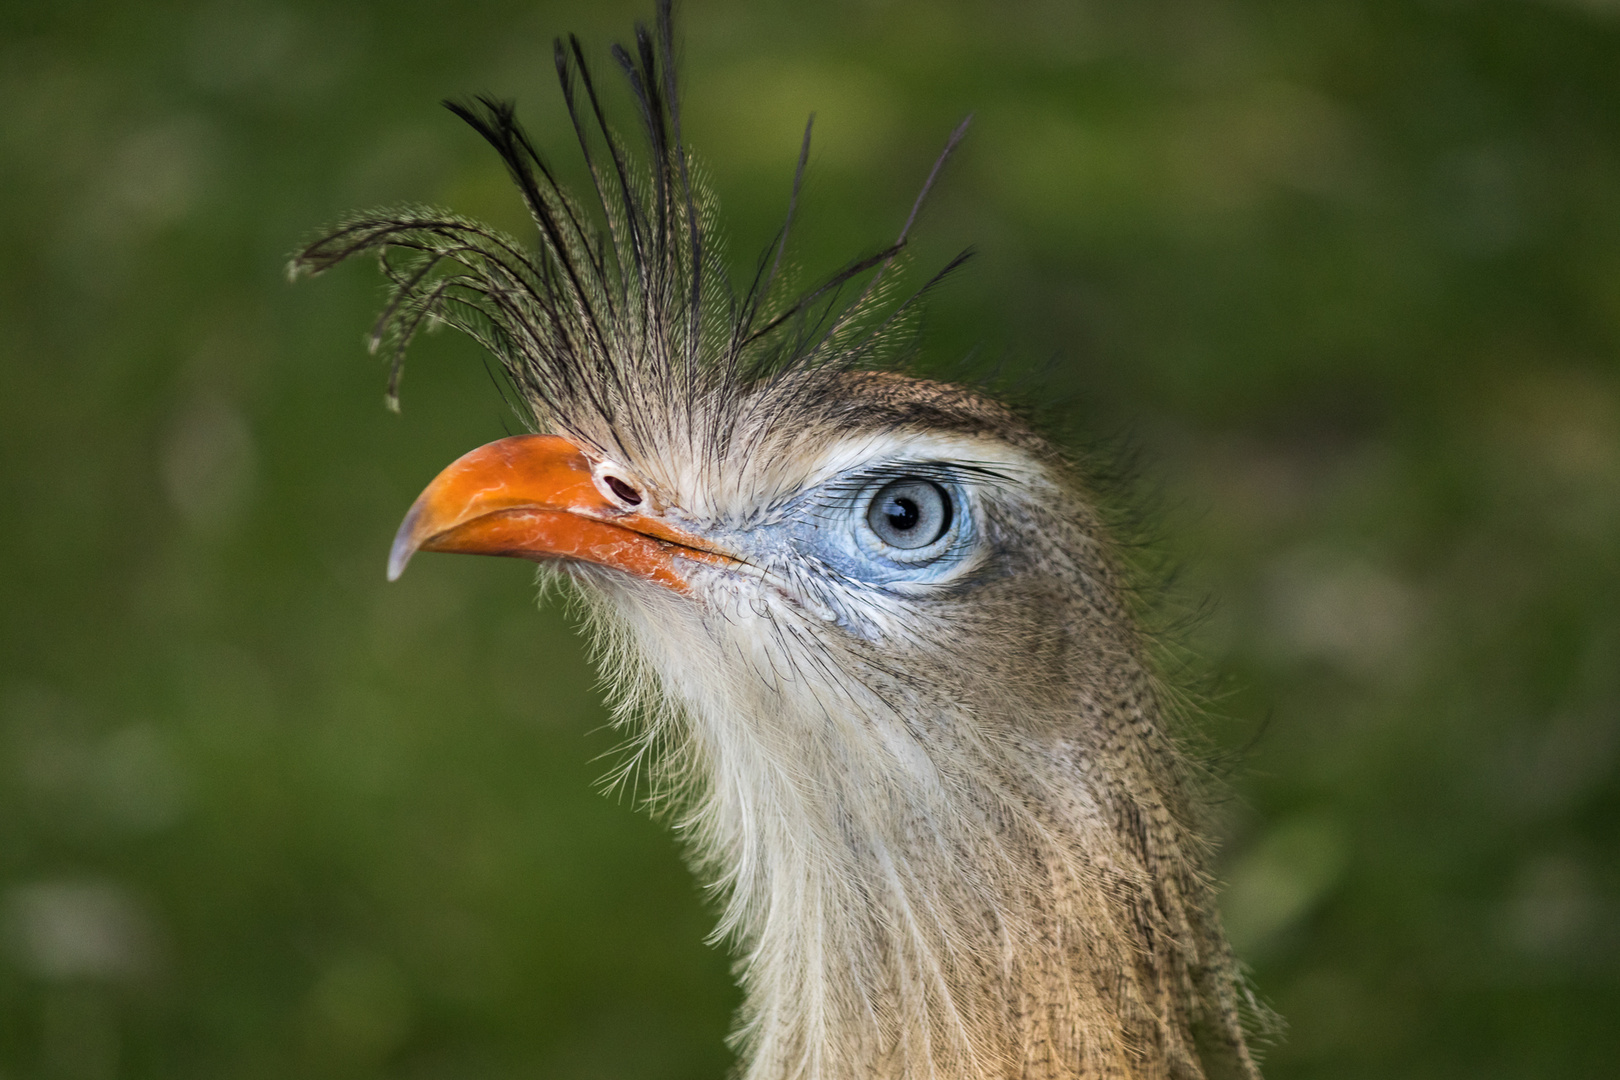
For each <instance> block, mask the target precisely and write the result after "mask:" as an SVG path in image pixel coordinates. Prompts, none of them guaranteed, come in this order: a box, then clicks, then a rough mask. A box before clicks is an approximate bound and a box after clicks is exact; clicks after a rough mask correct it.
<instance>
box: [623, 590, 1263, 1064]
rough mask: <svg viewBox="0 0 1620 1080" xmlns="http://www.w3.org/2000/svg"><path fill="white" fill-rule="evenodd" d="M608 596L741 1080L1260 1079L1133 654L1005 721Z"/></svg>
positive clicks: (667, 606) (999, 713) (758, 620)
mask: <svg viewBox="0 0 1620 1080" xmlns="http://www.w3.org/2000/svg"><path fill="white" fill-rule="evenodd" d="M613 585H615V586H619V583H617V582H615V583H613ZM614 594H616V595H617V599H618V602H613V601H611V600H610V601H609V602H608V603H606V604H602V605H598V606H596V607H595V610H594V613H595V614H597V615H598V616H600V617H599V618H598V619H597V620H596V621H597V623H598V626H599V627H600V628H601V629H603V630H604V631H606V632H605V633H602V634H599V635H598V636H597V640H598V641H600V642H605V643H606V645H607V647H608V648H607V651H608V654H609V656H608V660H609V669H610V670H618V671H619V672H620V673H621V674H620V676H619V677H618V678H616V679H615V680H614V681H615V683H616V684H617V685H620V686H629V687H640V686H646V685H652V684H658V685H661V687H662V693H661V695H660V696H659V698H658V700H657V701H656V702H651V701H642V702H633V703H621V704H622V705H624V706H625V707H626V708H628V709H630V710H631V711H635V712H637V713H638V714H639V715H640V716H641V717H643V718H644V719H643V722H644V723H647V724H648V725H649V726H648V728H647V729H646V731H645V732H644V734H643V738H644V741H643V743H642V746H643V748H644V749H650V750H653V751H654V753H653V761H654V765H655V769H656V771H657V774H658V775H660V776H661V778H662V780H663V785H664V793H665V794H666V795H668V796H669V797H671V800H672V805H673V806H675V807H676V808H678V814H679V818H678V820H679V823H680V827H681V830H682V832H683V833H684V834H685V835H686V836H687V838H688V840H689V844H690V851H691V854H692V857H693V860H694V862H695V864H696V866H697V869H698V871H699V873H700V875H702V877H703V879H704V880H705V882H707V883H708V884H709V885H710V887H711V888H712V889H713V890H714V891H715V892H716V893H717V894H718V895H719V896H721V897H723V899H724V911H723V915H722V919H721V923H720V926H719V928H718V929H717V930H716V937H717V938H718V937H724V938H727V939H729V940H730V941H732V942H733V944H734V946H735V947H736V948H737V950H738V951H739V953H740V957H741V962H740V964H739V969H740V971H741V977H742V982H743V987H744V990H745V994H746V999H745V1003H744V1005H743V1008H742V1011H741V1017H740V1021H741V1023H740V1028H739V1031H738V1033H737V1036H736V1040H737V1043H738V1046H739V1049H740V1051H741V1053H742V1058H743V1066H744V1076H745V1077H747V1078H748V1080H787V1078H794V1080H800V1078H802V1080H843V1078H850V1080H854V1078H882V1080H913V1078H915V1080H921V1078H924V1077H927V1078H930V1080H951V1078H961V1080H967V1078H970V1077H971V1078H975V1080H981V1078H1002V1077H1007V1078H1013V1077H1017V1078H1021V1080H1080V1078H1086V1080H1091V1078H1116V1077H1117V1078H1124V1077H1131V1078H1161V1077H1162V1078H1174V1080H1194V1078H1201V1077H1212V1078H1213V1077H1242V1078H1257V1077H1258V1072H1257V1071H1256V1069H1255V1067H1254V1064H1253V1062H1252V1061H1251V1060H1250V1058H1249V1055H1248V1052H1247V1050H1246V1048H1245V1044H1244V1037H1243V1031H1242V1026H1241V1022H1240V1018H1239V1001H1240V1000H1241V999H1242V998H1243V989H1242V986H1241V983H1240V980H1239V979H1238V978H1237V976H1236V974H1235V969H1234V964H1233V961H1232V958H1231V956H1230V953H1229V951H1228V949H1227V946H1226V943H1225V940H1224V937H1223V935H1222V934H1221V931H1220V930H1219V927H1218V923H1217V920H1216V916H1215V914H1214V902H1213V893H1212V891H1211V888H1210V884H1209V882H1208V880H1207V879H1206V877H1205V875H1204V874H1203V872H1202V871H1201V869H1200V866H1199V856H1200V854H1201V851H1200V846H1199V842H1198V841H1197V839H1196V838H1195V837H1194V836H1193V835H1192V834H1191V832H1190V830H1189V828H1188V826H1187V823H1186V812H1185V809H1184V807H1183V806H1182V805H1181V804H1182V802H1183V800H1182V797H1181V794H1180V786H1179V782H1178V780H1177V777H1176V776H1175V775H1174V773H1175V771H1176V769H1177V766H1176V765H1175V764H1174V762H1176V760H1177V759H1176V758H1175V755H1174V752H1173V748H1171V747H1170V746H1169V743H1168V741H1167V740H1166V739H1165V737H1164V736H1163V735H1162V733H1161V731H1160V724H1159V716H1158V708H1157V705H1156V704H1155V701H1154V695H1153V693H1152V687H1151V683H1150V681H1149V679H1148V677H1147V676H1146V674H1145V673H1144V672H1143V671H1142V669H1141V668H1140V666H1139V665H1138V664H1137V663H1136V661H1135V660H1133V659H1132V658H1131V656H1132V653H1131V651H1130V650H1113V651H1112V652H1111V653H1105V654H1103V655H1101V656H1098V657H1096V658H1095V660H1094V664H1093V667H1094V668H1095V669H1094V670H1090V671H1087V672H1086V673H1084V674H1085V677H1084V679H1082V680H1079V685H1083V686H1084V687H1086V688H1087V689H1085V690H1083V691H1082V692H1081V694H1080V696H1079V698H1078V700H1076V698H1075V697H1074V696H1072V695H1071V694H1068V693H1065V692H1064V689H1065V688H1071V684H1069V683H1068V682H1065V683H1064V684H1063V687H1060V688H1058V690H1057V692H1056V693H1054V692H1053V688H1052V687H1045V688H1043V692H1042V693H1041V694H1038V695H1036V696H1035V697H1034V698H1033V699H1030V700H1024V701H1023V702H1021V707H1020V709H1019V710H1017V711H1009V709H1008V703H1007V701H1006V700H1005V697H1006V694H1005V688H1004V687H1003V688H999V689H990V688H975V687H971V686H970V687H967V688H966V692H965V693H964V692H963V688H962V687H961V685H960V681H961V680H960V678H959V677H958V678H957V679H956V680H955V682H954V683H953V682H952V681H950V680H948V679H947V678H945V676H946V675H947V674H955V673H947V672H944V671H940V672H930V671H926V670H924V671H921V672H919V671H918V670H917V669H916V667H915V665H910V664H908V667H907V670H906V671H905V672H903V673H902V672H900V671H897V670H895V669H894V668H893V667H892V666H891V665H889V664H887V663H886V662H884V660H883V659H882V658H881V657H875V656H862V657H852V656H848V655H844V656H839V657H836V658H833V657H825V656H824V657H823V660H825V661H827V662H825V663H806V661H805V654H804V653H803V652H802V650H800V649H798V648H796V647H795V646H796V645H798V644H800V643H802V640H803V639H802V637H801V634H800V633H799V632H797V631H796V629H795V624H796V621H797V620H800V619H803V618H804V616H803V615H802V614H801V613H800V612H798V611H796V610H794V609H791V608H789V607H786V606H782V607H781V608H779V609H777V608H775V606H774V605H767V606H761V605H759V604H755V605H752V606H744V607H742V608H741V609H740V610H734V611H729V612H724V613H718V614H716V613H707V614H705V613H703V612H701V611H700V610H699V609H697V608H695V607H693V606H692V605H688V604H685V603H679V602H676V603H671V602H670V601H669V599H667V598H666V597H664V596H662V595H659V594H657V593H656V592H655V591H653V590H651V589H645V588H641V587H637V586H631V587H628V591H627V589H626V587H622V586H619V587H617V588H615V589H614V590H613V591H612V593H610V595H614ZM632 594H633V595H632ZM627 601H628V602H627ZM802 629H803V630H806V631H807V630H809V629H811V628H810V627H803V628H802ZM834 659H836V661H837V662H836V663H835V662H832V661H833V660H834ZM632 669H633V670H632ZM851 671H858V672H860V677H859V678H858V679H855V680H853V681H852V680H850V679H849V678H848V673H849V672H851ZM647 675H650V676H655V678H652V679H649V678H644V677H643V676H647ZM941 686H954V690H953V692H952V693H950V694H942V693H939V692H937V691H936V690H935V689H934V688H935V687H941ZM1076 715H1078V716H1081V717H1085V718H1087V720H1088V722H1086V723H1076V722H1075V720H1074V717H1075V716H1076ZM986 717H1005V718H1006V719H1005V721H1003V722H997V723H987V721H986ZM640 758H641V755H640V754H638V755H637V760H638V762H639V761H640ZM1167 763H1169V764H1167ZM632 767H634V766H632Z"/></svg>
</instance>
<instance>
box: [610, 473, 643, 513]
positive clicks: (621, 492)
mask: <svg viewBox="0 0 1620 1080" xmlns="http://www.w3.org/2000/svg"><path fill="white" fill-rule="evenodd" d="M602 482H603V483H604V484H606V485H607V486H608V488H609V489H610V490H612V492H613V494H615V495H617V496H618V497H619V498H620V499H623V500H624V501H625V502H627V503H629V504H630V505H631V506H640V505H641V492H639V491H637V490H636V489H635V488H633V487H631V486H630V485H629V484H627V483H625V482H624V481H623V480H620V479H619V478H618V477H617V476H604V477H602Z"/></svg>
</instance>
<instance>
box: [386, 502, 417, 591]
mask: <svg viewBox="0 0 1620 1080" xmlns="http://www.w3.org/2000/svg"><path fill="white" fill-rule="evenodd" d="M420 517H421V512H420V509H419V508H418V507H415V506H413V507H411V512H410V513H408V514H406V515H405V520H404V521H402V522H400V523H399V532H397V533H395V534H394V546H393V547H391V548H389V549H388V580H389V581H398V580H399V576H400V575H401V574H403V573H404V572H405V564H406V563H408V562H410V561H411V556H412V555H415V554H416V550H417V548H418V547H419V546H420V545H419V544H418V542H417V538H416V522H417V519H418V518H420Z"/></svg>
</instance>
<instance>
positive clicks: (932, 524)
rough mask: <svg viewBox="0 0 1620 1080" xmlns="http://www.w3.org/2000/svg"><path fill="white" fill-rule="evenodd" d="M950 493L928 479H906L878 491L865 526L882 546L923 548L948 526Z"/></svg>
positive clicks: (943, 533)
mask: <svg viewBox="0 0 1620 1080" xmlns="http://www.w3.org/2000/svg"><path fill="white" fill-rule="evenodd" d="M951 517H952V507H951V496H950V494H949V493H948V492H947V491H946V490H945V489H944V488H942V487H940V486H939V485H938V484H936V483H934V482H932V481H930V480H920V479H917V478H915V477H906V478H903V479H900V480H893V481H890V482H889V483H887V484H884V485H883V487H881V488H879V489H878V492H877V494H876V495H874V496H873V497H872V502H871V504H870V505H869V506H868V507H867V509H866V524H867V525H868V527H870V528H871V530H872V532H873V533H874V534H875V535H876V536H877V538H878V539H879V540H881V541H883V543H885V544H887V545H888V546H890V547H894V548H900V549H901V550H904V551H910V550H915V549H916V548H925V547H927V546H928V545H929V544H932V543H934V542H935V541H936V540H938V539H939V538H940V537H942V536H944V535H945V532H946V530H948V529H949V528H950V527H951Z"/></svg>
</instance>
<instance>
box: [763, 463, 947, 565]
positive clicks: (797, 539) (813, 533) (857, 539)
mask: <svg viewBox="0 0 1620 1080" xmlns="http://www.w3.org/2000/svg"><path fill="white" fill-rule="evenodd" d="M905 475H907V474H906V473H904V472H895V473H886V474H885V475H883V476H880V477H874V478H872V479H871V480H870V481H868V482H866V483H863V484H861V485H860V486H859V487H855V486H853V485H850V484H849V483H847V482H840V481H833V482H831V483H829V484H824V485H822V486H821V487H819V488H816V489H814V490H812V491H810V492H807V493H805V494H804V495H803V496H801V497H800V498H798V499H796V500H794V503H793V504H792V505H790V506H789V507H787V508H785V509H786V513H784V514H783V516H782V518H781V519H780V520H779V523H778V524H776V525H773V526H767V527H766V528H765V529H762V530H760V531H761V532H770V533H776V534H777V535H776V536H775V537H773V538H772V539H776V540H777V541H778V542H779V543H781V542H785V546H786V547H787V548H788V549H789V551H791V553H792V554H793V555H795V556H797V557H798V558H799V559H801V560H804V561H806V562H807V563H809V564H811V565H814V564H818V563H819V564H820V565H821V566H822V567H824V568H825V569H826V570H827V571H830V572H831V573H832V574H833V575H836V577H838V578H841V579H843V580H844V581H846V582H855V583H859V584H862V585H868V586H873V587H876V588H884V587H893V586H901V587H904V586H906V585H917V586H927V585H933V584H939V583H941V582H943V581H945V580H947V579H949V578H951V577H952V576H953V575H954V572H955V571H956V569H957V568H958V567H959V566H960V565H961V563H962V561H963V560H964V559H965V558H967V556H968V554H969V553H970V552H971V551H972V550H973V547H974V544H975V541H976V538H977V532H976V529H975V526H974V517H975V514H974V509H973V503H972V500H971V499H970V498H969V497H968V493H967V491H966V489H965V488H964V487H963V485H961V484H959V483H956V482H953V481H951V480H948V479H935V478H932V477H930V478H929V479H930V480H931V481H932V482H933V483H936V484H938V485H939V487H940V488H941V489H942V490H943V491H944V492H945V493H946V496H947V497H948V498H949V499H950V500H951V507H952V513H951V525H950V528H949V529H947V530H946V532H945V534H944V535H943V536H941V537H940V538H939V540H938V541H936V542H935V543H932V544H929V545H927V546H926V547H922V548H916V549H910V550H907V549H901V548H894V547H891V546H889V545H887V544H885V543H884V542H883V541H882V540H880V539H879V538H878V537H877V535H876V534H875V533H873V532H872V528H871V526H870V525H869V524H867V510H868V508H869V507H870V505H871V501H872V499H873V498H874V497H875V496H876V495H877V493H878V492H879V491H880V490H882V488H883V487H884V485H886V484H888V483H889V482H890V481H891V480H894V479H898V478H901V477H903V476H905ZM761 539H763V537H762V538H761ZM772 546H774V545H772Z"/></svg>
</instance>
